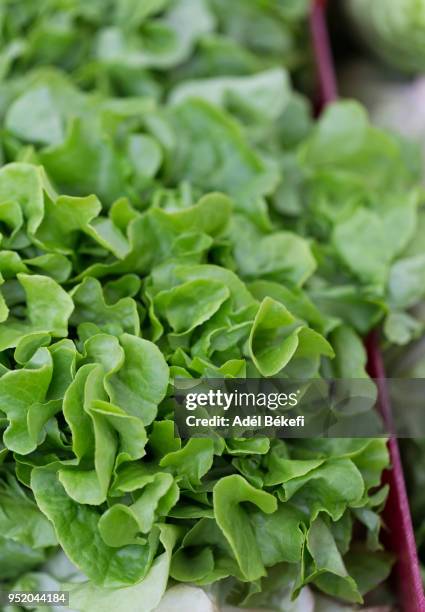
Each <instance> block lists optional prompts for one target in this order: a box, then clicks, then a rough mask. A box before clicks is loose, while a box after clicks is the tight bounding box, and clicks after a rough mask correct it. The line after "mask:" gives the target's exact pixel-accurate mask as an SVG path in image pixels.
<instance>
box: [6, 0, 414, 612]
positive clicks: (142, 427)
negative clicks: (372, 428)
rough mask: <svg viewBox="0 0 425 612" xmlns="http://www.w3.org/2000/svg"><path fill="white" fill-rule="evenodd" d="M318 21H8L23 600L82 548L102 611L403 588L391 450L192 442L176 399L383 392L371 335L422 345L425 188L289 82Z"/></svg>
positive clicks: (20, 16) (10, 250) (121, 11)
mask: <svg viewBox="0 0 425 612" xmlns="http://www.w3.org/2000/svg"><path fill="white" fill-rule="evenodd" d="M307 8H308V7H307V2H304V1H302V0H299V1H294V2H284V1H279V2H268V1H267V2H263V1H262V0H261V1H260V0H258V1H257V0H253V1H250V2H246V1H245V0H234V1H233V2H232V3H230V4H229V3H223V2H222V0H203V1H202V2H200V1H199V2H192V1H191V0H165V1H164V0H150V1H149V2H143V3H140V2H132V1H129V0H120V1H119V2H115V3H109V2H107V3H106V4H105V3H102V2H98V1H95V2H90V3H87V2H85V3H84V2H81V1H80V0H71V1H70V2H69V3H66V7H65V5H63V3H62V2H59V1H57V0H42V2H41V3H38V4H34V3H31V2H27V1H26V2H24V3H22V6H21V5H19V7H18V4H17V3H16V2H15V1H14V0H8V1H7V2H6V4H5V5H4V7H3V6H2V8H1V9H0V11H1V24H2V25H1V31H2V35H3V38H4V45H3V50H2V54H1V57H0V77H1V78H2V82H1V84H0V110H1V113H0V117H1V119H0V121H1V124H2V135H3V142H2V156H3V159H2V161H3V162H4V163H3V165H2V167H1V168H0V233H1V236H0V238H1V245H0V246H1V250H0V275H1V276H0V427H1V430H2V445H1V446H0V489H1V492H2V495H0V525H1V526H2V530H1V534H2V535H1V538H0V562H1V563H0V566H1V568H3V567H6V568H7V571H6V570H3V569H1V570H0V579H1V580H2V581H3V582H4V583H5V585H6V586H7V587H8V588H9V587H13V586H14V585H17V584H21V583H22V584H26V583H27V582H26V581H36V582H37V581H40V580H44V579H45V578H43V577H45V575H47V576H49V575H50V573H52V572H51V569H50V568H48V569H46V572H47V574H45V567H44V566H43V567H42V564H43V563H44V562H45V561H46V559H47V560H48V559H49V558H50V556H51V555H52V554H53V553H54V552H56V551H57V550H58V547H59V548H60V549H61V550H62V551H64V553H65V554H66V556H67V557H68V558H69V559H70V560H71V561H72V563H73V564H74V565H75V566H76V567H77V568H78V570H79V571H80V572H81V573H82V574H83V575H82V576H81V575H79V576H78V580H74V581H71V582H72V584H71V585H67V590H70V593H71V607H73V608H74V609H78V610H87V611H89V610H90V611H91V610H93V608H96V607H98V608H100V609H102V610H104V611H105V612H108V610H111V612H112V610H113V611H114V612H115V611H117V610H118V611H120V610H132V609H135V608H136V606H139V607H140V601H143V606H144V609H146V611H148V610H152V611H153V610H155V609H156V608H157V606H158V605H159V602H160V600H161V597H162V595H163V593H164V591H165V589H166V587H167V584H168V580H169V578H171V579H172V580H174V581H177V582H191V583H194V584H196V585H199V586H206V585H211V584H213V583H216V582H218V581H223V582H224V585H225V586H226V588H227V587H229V590H228V592H227V591H226V589H224V592H227V595H228V599H229V600H231V601H232V603H236V604H237V605H239V604H241V605H242V604H243V605H246V604H251V603H252V604H253V605H254V604H255V603H256V602H257V603H258V602H260V603H261V605H263V604H264V605H268V603H270V599H273V597H274V594H275V593H279V592H282V590H283V591H285V597H286V599H289V597H290V596H293V597H297V596H298V595H299V593H300V592H302V589H303V588H304V587H305V586H306V585H308V584H309V585H313V586H314V588H316V589H318V590H321V591H323V592H324V593H327V594H330V595H332V596H334V597H338V598H342V599H345V600H346V601H349V602H356V603H357V602H361V601H362V597H363V595H364V594H365V593H366V592H367V591H368V590H370V589H372V588H373V587H374V586H375V585H376V584H378V583H379V582H380V581H382V580H384V579H385V576H386V575H387V573H388V572H389V569H390V564H391V562H390V559H389V558H388V556H386V554H385V553H383V552H382V551H380V550H378V549H379V546H380V544H379V531H380V526H381V519H380V514H379V512H380V509H381V506H382V504H383V502H384V501H385V496H386V494H387V490H386V488H385V487H383V488H380V482H381V474H382V471H383V470H384V469H385V468H386V467H387V466H388V453H387V449H386V443H385V440H381V439H377V440H363V439H353V440H352V439H344V438H341V439H335V440H329V439H319V440H311V439H308V440H307V439H304V440H302V439H299V440H297V439H292V440H289V441H287V442H284V441H282V440H269V439H262V438H249V439H233V440H220V439H209V438H192V439H190V440H189V441H182V440H180V439H179V438H177V437H175V435H174V423H173V413H172V406H173V403H172V393H173V387H172V383H173V381H174V380H175V379H176V378H177V377H180V378H181V377H183V378H199V377H206V378H208V377H213V378H214V377H216V378H217V377H246V376H249V377H253V378H257V377H262V376H265V377H269V376H283V377H291V376H292V377H298V378H305V379H308V378H320V377H324V378H325V377H341V378H367V374H366V371H365V366H366V355H365V351H364V349H363V347H362V341H361V336H363V335H364V334H366V333H367V332H368V331H369V330H370V329H371V328H373V327H374V326H376V325H377V324H378V323H380V322H384V321H385V325H384V329H385V331H386V333H387V336H388V338H389V339H390V340H392V341H395V342H405V341H408V340H409V339H410V338H411V337H412V335H414V334H415V333H417V330H418V326H419V327H420V325H421V323H420V321H416V319H414V317H413V314H412V313H411V312H410V310H409V311H407V310H406V309H410V308H411V307H412V306H415V305H416V304H417V302H419V301H420V300H421V299H422V297H423V293H421V291H420V290H419V289H418V279H422V276H423V270H422V263H423V262H422V259H421V258H423V256H424V254H423V244H424V243H423V241H421V236H422V234H421V232H423V228H422V226H423V223H421V218H422V215H423V210H422V199H423V196H422V192H421V190H420V189H418V187H417V183H418V176H417V172H416V168H417V165H416V164H415V163H413V162H412V158H411V156H410V153H408V151H407V149H406V147H405V145H404V144H403V143H402V142H401V141H400V140H399V139H398V138H396V137H394V136H391V135H390V134H387V133H385V132H382V131H379V130H377V129H376V128H374V127H372V126H371V124H370V123H369V121H368V118H367V116H366V114H365V112H364V111H363V109H362V108H361V107H360V106H359V105H357V104H355V103H353V102H340V103H337V104H334V105H332V106H331V107H330V108H329V109H328V110H327V111H326V112H325V114H324V115H323V117H322V118H320V119H319V120H318V121H313V119H312V117H311V113H310V106H309V104H308V102H306V101H305V100H304V98H303V97H302V96H301V95H300V94H298V93H295V92H293V91H292V89H291V86H290V82H289V77H288V74H287V72H286V71H285V70H284V68H283V67H282V61H283V62H284V63H286V64H287V65H288V66H290V67H293V68H294V69H295V70H296V72H297V74H298V76H299V74H300V71H299V69H301V68H302V66H303V64H304V61H305V55H306V54H305V49H304V47H305V45H303V44H302V45H299V41H300V40H302V36H303V31H304V30H303V29H304V27H305V23H304V21H303V20H304V17H305V15H306V11H307ZM420 228H422V230H421V229H420ZM400 278H402V282H400ZM415 323H416V327H415ZM24 491H25V492H24ZM377 500H378V501H377ZM356 522H360V523H361V524H362V525H363V527H364V535H360V536H357V535H356V534H357V530H356V529H355V528H354V525H355V523H356ZM361 533H363V532H361ZM352 539H356V540H360V541H357V542H356V543H355V545H352ZM371 555H375V557H374V558H376V563H377V565H376V571H373V572H369V573H368V572H367V571H363V568H368V567H369V562H370V559H371ZM32 570H42V571H38V572H33V571H32ZM1 572H3V573H1ZM28 572H30V573H29V574H28ZM71 573H72V572H71ZM52 575H53V576H54V573H52ZM73 577H74V578H75V575H74V576H73ZM17 580H18V582H16V581H17ZM55 580H56V578H55ZM57 580H58V581H59V582H63V581H66V580H67V576H62V577H61V578H57ZM19 581H20V582H19ZM32 583H33V582H31V584H32ZM37 584H38V582H37ZM307 592H308V591H307ZM301 597H303V595H301ZM275 601H276V600H275ZM300 601H302V599H301V600H300ZM273 605H275V604H273ZM288 605H289V604H288Z"/></svg>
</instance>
